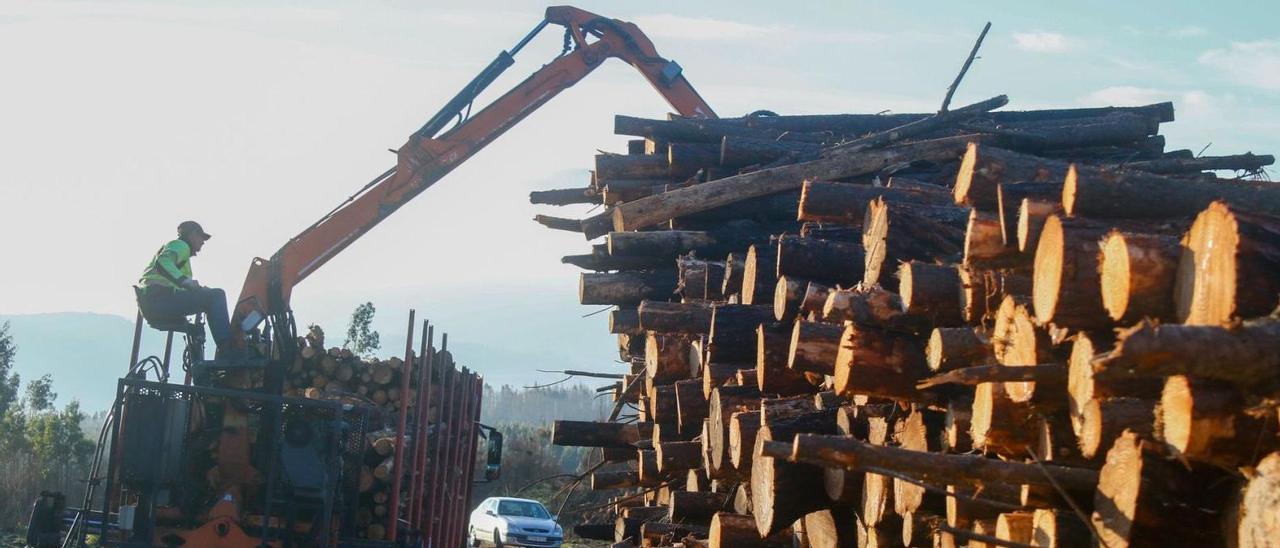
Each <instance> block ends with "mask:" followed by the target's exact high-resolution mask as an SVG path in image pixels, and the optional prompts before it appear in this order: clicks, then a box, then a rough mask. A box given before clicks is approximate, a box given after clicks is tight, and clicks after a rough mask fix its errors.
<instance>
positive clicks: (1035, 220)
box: [1007, 198, 1062, 259]
mask: <svg viewBox="0 0 1280 548" xmlns="http://www.w3.org/2000/svg"><path fill="white" fill-rule="evenodd" d="M1060 214H1062V206H1060V205H1058V202H1057V201H1048V200H1037V199H1032V198H1024V199H1023V200H1022V201H1021V202H1020V203H1019V204H1018V219H1017V221H1016V223H1017V224H1016V225H1015V226H1016V227H1017V228H1016V229H1015V234H1014V240H1013V241H1010V242H1007V243H1008V245H1010V246H1013V247H1015V248H1017V250H1018V252H1019V253H1021V254H1023V255H1024V256H1026V257H1027V258H1028V259H1032V258H1034V257H1035V253H1036V248H1037V247H1038V246H1039V245H1040V236H1041V235H1042V234H1043V233H1044V223H1045V222H1046V221H1048V220H1049V217H1052V216H1054V215H1060Z"/></svg>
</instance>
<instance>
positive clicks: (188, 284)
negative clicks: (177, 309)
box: [182, 279, 200, 289]
mask: <svg viewBox="0 0 1280 548" xmlns="http://www.w3.org/2000/svg"><path fill="white" fill-rule="evenodd" d="M182 288H183V289H200V282H197V281H195V280H192V279H186V280H183V282H182Z"/></svg>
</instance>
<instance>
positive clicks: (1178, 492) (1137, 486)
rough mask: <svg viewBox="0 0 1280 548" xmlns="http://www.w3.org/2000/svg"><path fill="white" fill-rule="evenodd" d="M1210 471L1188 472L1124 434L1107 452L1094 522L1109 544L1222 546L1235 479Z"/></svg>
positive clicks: (1135, 437)
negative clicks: (1222, 514) (1227, 479)
mask: <svg viewBox="0 0 1280 548" xmlns="http://www.w3.org/2000/svg"><path fill="white" fill-rule="evenodd" d="M1222 479H1223V478H1222V475H1221V474H1217V473H1214V472H1213V471H1211V470H1204V469H1195V470H1188V469H1186V468H1185V467H1183V466H1182V465H1181V464H1178V463H1176V462H1169V461H1167V460H1165V458H1164V457H1163V456H1162V455H1160V454H1158V453H1156V452H1155V451H1154V450H1152V449H1151V448H1149V446H1148V444H1147V443H1146V442H1144V441H1143V440H1142V439H1141V438H1140V437H1139V436H1138V435H1137V434H1134V433H1132V432H1125V433H1124V434H1121V436H1120V437H1119V438H1117V439H1116V441H1115V443H1114V444H1113V445H1112V447H1111V449H1110V450H1109V451H1107V457H1106V464H1104V465H1103V466H1102V470H1101V471H1100V472H1099V477H1098V489H1097V493H1096V495H1095V496H1094V504H1093V506H1094V509H1095V510H1094V512H1093V516H1092V522H1093V527H1094V529H1095V530H1096V531H1097V532H1098V539H1099V541H1100V542H1102V543H1105V545H1106V546H1113V547H1125V546H1181V545H1194V546H1223V545H1225V544H1224V543H1223V538H1222V534H1221V533H1220V532H1219V520H1220V511H1221V509H1222V508H1223V504H1224V502H1225V498H1226V497H1227V496H1228V495H1229V494H1230V492H1231V491H1235V487H1234V485H1233V483H1232V482H1224V481H1222Z"/></svg>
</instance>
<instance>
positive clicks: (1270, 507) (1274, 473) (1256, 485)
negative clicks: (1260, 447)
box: [1237, 453, 1280, 548]
mask: <svg viewBox="0 0 1280 548" xmlns="http://www.w3.org/2000/svg"><path fill="white" fill-rule="evenodd" d="M1240 508H1241V510H1240V514H1241V517H1240V526H1239V528H1238V532H1237V536H1238V541H1239V546H1240V548H1263V547H1267V546H1274V545H1275V541H1276V539H1277V538H1280V453H1272V454H1270V455H1268V456H1267V457H1266V458H1264V459H1262V462H1260V463H1258V466H1256V467H1255V468H1254V470H1253V473H1252V474H1251V477H1250V478H1249V483H1248V485H1247V486H1246V487H1245V490H1244V497H1243V499H1242V501H1241V504H1240Z"/></svg>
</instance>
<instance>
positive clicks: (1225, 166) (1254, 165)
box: [1123, 152, 1276, 174]
mask: <svg viewBox="0 0 1280 548" xmlns="http://www.w3.org/2000/svg"><path fill="white" fill-rule="evenodd" d="M1275 162H1276V157H1275V156H1272V155H1270V154H1254V153H1252V152H1246V153H1244V154H1234V155H1231V156H1200V157H1197V158H1165V159H1158V160H1147V161H1142V162H1129V163H1126V164H1124V166H1123V167H1124V168H1127V169H1136V170H1139V171H1145V172H1147V173H1164V174H1178V173H1196V172H1200V171H1218V170H1230V171H1247V172H1250V173H1256V172H1258V171H1260V170H1261V169H1262V168H1263V167H1264V166H1269V165H1271V164H1274V163H1275Z"/></svg>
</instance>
